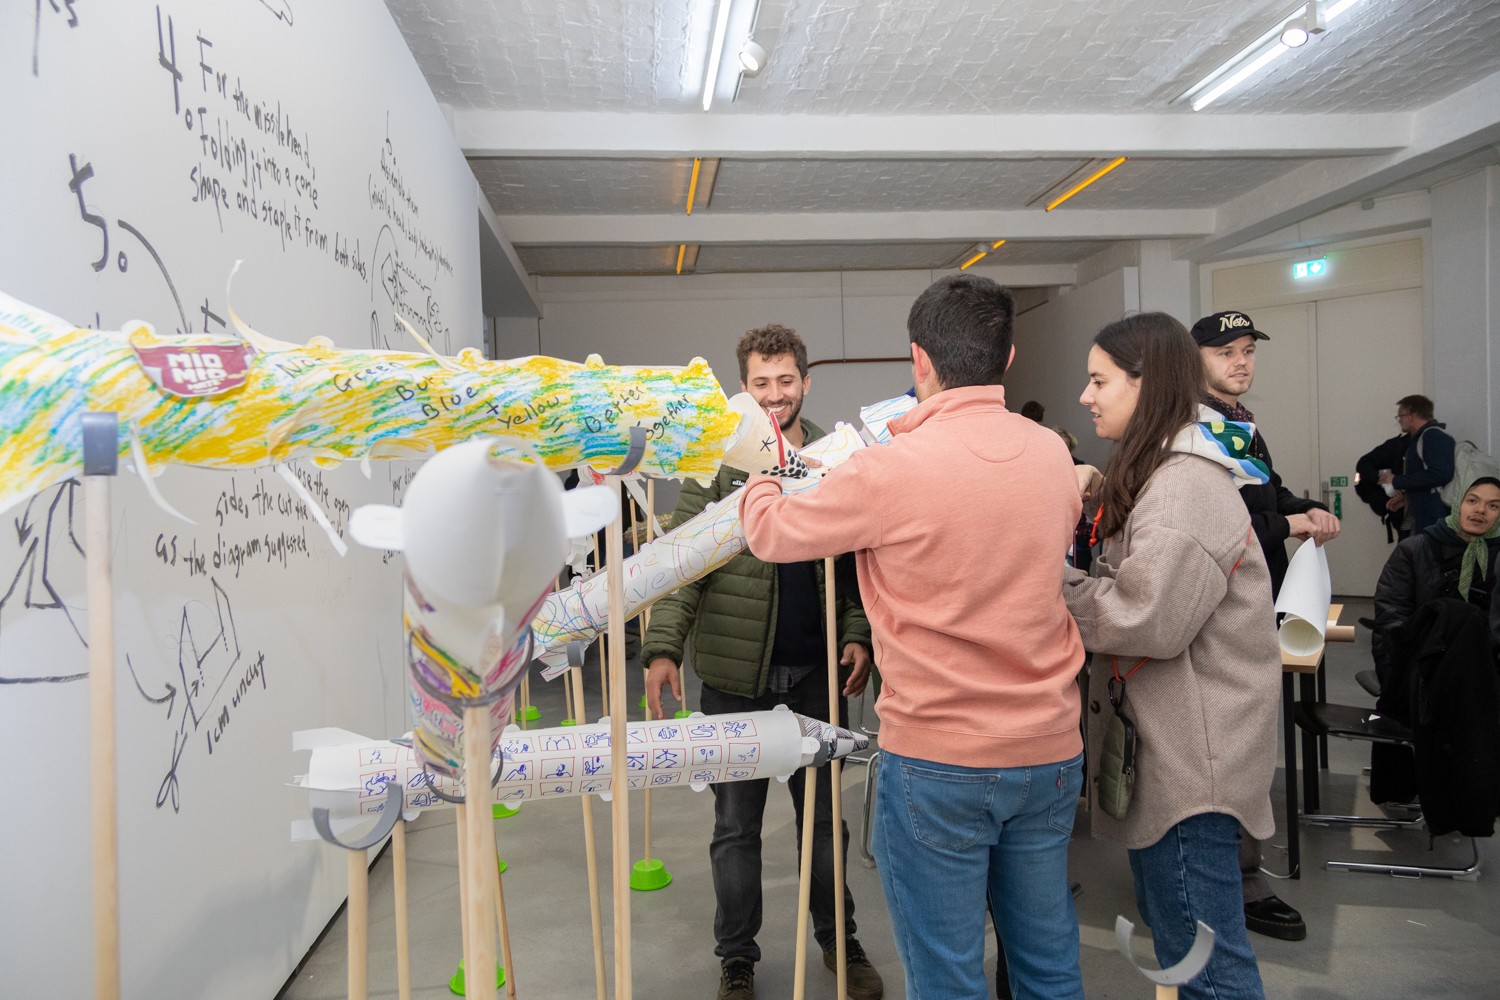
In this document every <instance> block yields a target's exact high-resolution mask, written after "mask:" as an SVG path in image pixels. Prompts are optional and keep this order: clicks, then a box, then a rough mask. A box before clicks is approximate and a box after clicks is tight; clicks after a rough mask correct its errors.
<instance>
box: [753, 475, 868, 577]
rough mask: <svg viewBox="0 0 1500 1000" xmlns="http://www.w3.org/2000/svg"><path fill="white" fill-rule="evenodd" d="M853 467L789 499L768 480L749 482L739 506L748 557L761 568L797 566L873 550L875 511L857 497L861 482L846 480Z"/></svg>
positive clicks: (774, 481) (757, 478)
mask: <svg viewBox="0 0 1500 1000" xmlns="http://www.w3.org/2000/svg"><path fill="white" fill-rule="evenodd" d="M858 457H859V456H856V458H858ZM854 464H855V463H854V462H853V461H852V460H851V462H850V463H848V464H845V465H842V466H840V467H839V468H837V469H834V470H832V471H830V472H829V473H828V475H827V476H825V477H824V479H823V481H822V482H821V483H819V484H818V486H817V488H816V489H812V490H808V491H806V492H804V493H795V494H790V495H787V494H783V493H782V492H781V481H780V480H779V479H777V478H776V477H774V476H754V477H752V478H751V479H750V481H749V482H748V483H746V484H745V493H744V496H743V498H742V499H741V500H740V520H741V522H742V523H743V524H744V526H745V540H746V541H747V542H748V543H749V545H750V552H751V554H753V555H754V556H755V558H757V559H761V560H764V561H765V562H772V563H783V562H803V561H805V560H808V559H822V558H825V557H827V556H836V555H840V554H842V553H844V552H857V551H859V550H860V549H869V548H874V547H875V546H876V545H879V544H880V535H881V509H880V506H881V505H880V504H879V502H878V501H877V500H876V499H875V497H873V496H872V495H870V493H869V491H868V490H866V491H863V495H861V494H862V491H861V480H863V479H864V478H866V477H862V476H858V475H851V474H850V473H852V472H853V471H854V470H853V468H852V466H853V465H854ZM866 485H867V484H866Z"/></svg>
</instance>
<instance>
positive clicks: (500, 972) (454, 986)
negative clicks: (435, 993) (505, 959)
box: [448, 959, 505, 996]
mask: <svg viewBox="0 0 1500 1000" xmlns="http://www.w3.org/2000/svg"><path fill="white" fill-rule="evenodd" d="M504 985H505V966H503V965H500V964H498V963H497V964H496V965H495V989H497V990H498V989H499V988H500V987H502V986H504ZM448 989H449V990H450V991H451V992H453V993H456V994H457V995H459V996H463V995H464V960H463V959H459V960H458V971H457V972H455V973H454V974H453V978H452V979H450V980H448Z"/></svg>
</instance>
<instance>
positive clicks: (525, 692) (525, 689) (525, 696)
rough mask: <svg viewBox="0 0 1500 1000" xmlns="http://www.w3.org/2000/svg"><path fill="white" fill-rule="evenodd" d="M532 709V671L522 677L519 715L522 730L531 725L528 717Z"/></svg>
mask: <svg viewBox="0 0 1500 1000" xmlns="http://www.w3.org/2000/svg"><path fill="white" fill-rule="evenodd" d="M530 709H531V671H530V670H527V671H526V673H524V674H522V675H521V711H520V712H518V713H517V714H518V715H519V716H520V717H521V728H522V729H525V728H526V727H527V726H529V725H530V724H531V723H530V722H529V721H528V719H527V715H528V713H529V711H530Z"/></svg>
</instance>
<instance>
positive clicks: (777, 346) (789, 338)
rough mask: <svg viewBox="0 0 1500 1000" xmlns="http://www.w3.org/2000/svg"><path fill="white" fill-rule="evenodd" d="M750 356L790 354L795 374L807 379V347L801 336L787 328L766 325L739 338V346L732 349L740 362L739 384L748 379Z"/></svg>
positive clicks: (767, 356) (774, 324) (773, 356)
mask: <svg viewBox="0 0 1500 1000" xmlns="http://www.w3.org/2000/svg"><path fill="white" fill-rule="evenodd" d="M752 354H759V355H760V356H761V357H763V358H775V357H780V356H781V355H783V354H790V355H791V356H792V358H793V359H794V360H795V361H796V362H797V374H798V375H801V376H802V377H803V378H807V345H806V344H804V343H803V342H802V337H801V335H800V334H798V333H797V331H796V330H793V329H792V328H791V327H789V326H782V325H781V324H780V323H767V324H766V325H765V326H758V327H756V328H755V329H754V330H746V331H745V335H744V336H743V337H741V338H740V343H739V346H738V347H736V348H735V349H734V356H735V357H736V358H738V359H739V362H740V381H741V382H745V381H747V380H748V379H749V378H750V355H752Z"/></svg>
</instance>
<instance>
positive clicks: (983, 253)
mask: <svg viewBox="0 0 1500 1000" xmlns="http://www.w3.org/2000/svg"><path fill="white" fill-rule="evenodd" d="M1004 245H1005V241H1004V240H996V241H995V242H993V243H991V244H990V249H989V250H986V249H984V248H983V247H982V246H981V247H980V248H979V249H978V251H977V252H976V253H975V254H974V256H972V257H970V258H969V259H968V260H966V261H964V262H963V263H962V264H960V265H958V269H959V270H960V271H967V270H968V269H969V268H970V266H972V265H974V264H977V263H979V262H980V261H982V260H984V259H985V258H986V257H988V256H989V255H990V251H992V250H999V249H1000V248H1001V247H1002V246H1004Z"/></svg>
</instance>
